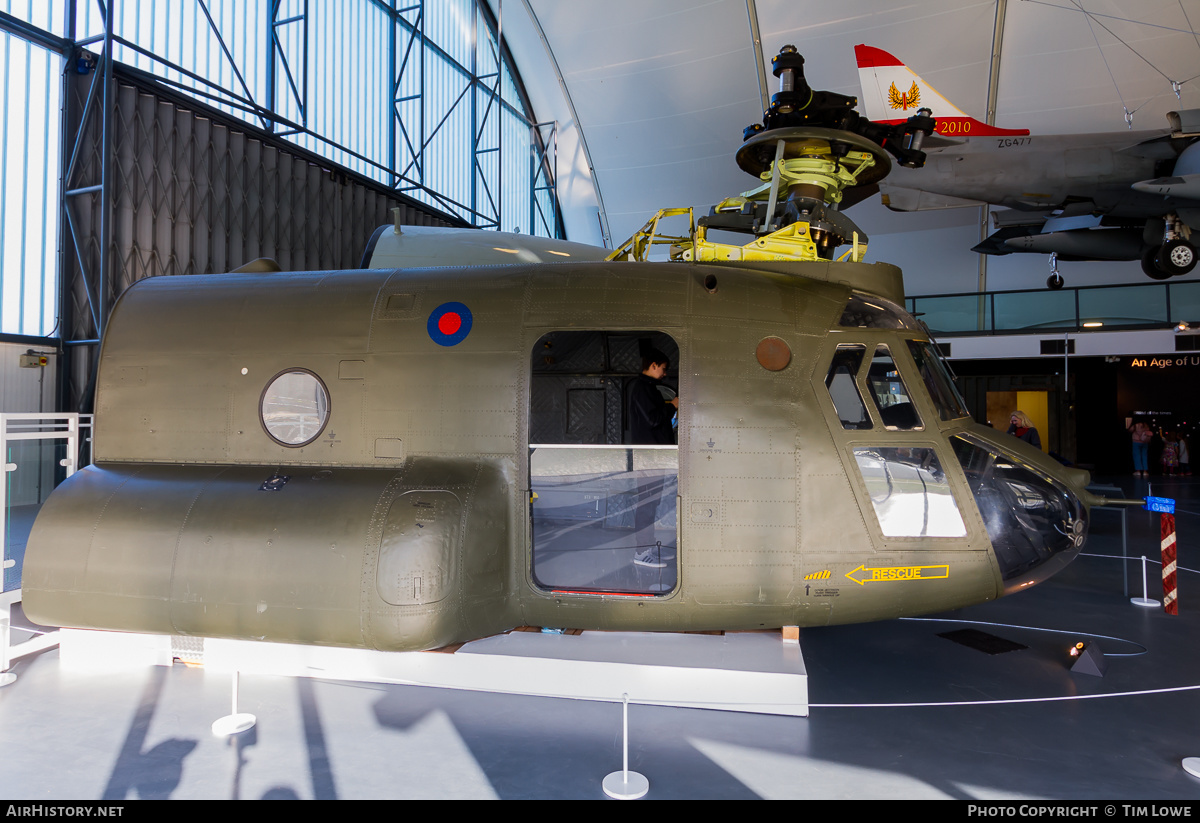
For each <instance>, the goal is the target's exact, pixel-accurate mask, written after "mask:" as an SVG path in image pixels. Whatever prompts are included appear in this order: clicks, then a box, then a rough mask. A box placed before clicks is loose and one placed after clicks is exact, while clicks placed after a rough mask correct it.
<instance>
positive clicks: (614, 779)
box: [603, 771, 650, 800]
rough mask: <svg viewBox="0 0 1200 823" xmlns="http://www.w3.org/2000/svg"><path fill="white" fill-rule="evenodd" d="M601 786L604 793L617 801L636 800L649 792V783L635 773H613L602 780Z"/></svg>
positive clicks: (642, 776)
mask: <svg viewBox="0 0 1200 823" xmlns="http://www.w3.org/2000/svg"><path fill="white" fill-rule="evenodd" d="M626 778H628V780H626ZM603 785H604V793H605V794H606V795H608V796H609V797H614V798H616V799H617V800H637V799H638V798H639V797H645V795H646V792H648V791H650V781H649V780H647V779H646V778H645V776H644V775H641V774H638V773H637V772H625V771H621V772H613V773H612V774H610V775H608V776H607V777H605V778H604V784H603Z"/></svg>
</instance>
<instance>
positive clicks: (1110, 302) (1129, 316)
mask: <svg viewBox="0 0 1200 823" xmlns="http://www.w3.org/2000/svg"><path fill="white" fill-rule="evenodd" d="M906 303H907V305H908V310H909V311H911V312H913V313H914V314H918V315H919V316H920V317H921V319H922V320H923V321H925V325H927V326H928V327H929V329H930V331H932V332H933V333H934V334H936V335H938V336H948V335H968V334H970V335H979V334H1022V333H1044V332H1048V331H1056V332H1067V331H1084V330H1092V329H1102V330H1107V331H1113V330H1126V329H1154V328H1165V327H1167V326H1173V325H1176V324H1178V323H1180V322H1189V323H1190V322H1194V321H1198V320H1200V281H1196V282H1179V283H1169V282H1166V283H1135V284H1124V285H1116V286H1079V287H1076V288H1069V289H1061V290H1058V291H1050V290H1047V289H1023V290H1019V291H990V292H982V293H980V292H966V293H962V294H932V295H923V296H917V297H909V298H908V299H907V300H906Z"/></svg>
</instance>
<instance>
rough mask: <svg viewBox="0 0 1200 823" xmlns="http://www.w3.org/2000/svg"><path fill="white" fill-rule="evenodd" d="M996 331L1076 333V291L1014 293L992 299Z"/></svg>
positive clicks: (995, 296) (1000, 293)
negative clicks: (1065, 331)
mask: <svg viewBox="0 0 1200 823" xmlns="http://www.w3.org/2000/svg"><path fill="white" fill-rule="evenodd" d="M992 301H993V305H994V306H995V320H994V323H995V330H996V331H998V332H999V331H1018V330H1022V329H1030V330H1033V329H1039V330H1041V329H1073V328H1075V327H1076V326H1077V325H1078V322H1077V320H1076V316H1075V290H1074V289H1071V290H1067V289H1063V290H1062V291H1050V290H1049V289H1046V290H1041V291H1014V292H997V293H995V294H993V295H992Z"/></svg>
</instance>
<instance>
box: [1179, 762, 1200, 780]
mask: <svg viewBox="0 0 1200 823" xmlns="http://www.w3.org/2000/svg"><path fill="white" fill-rule="evenodd" d="M1183 770H1184V771H1185V772H1187V773H1188V774H1190V775H1191V776H1192V777H1200V757H1185V758H1183Z"/></svg>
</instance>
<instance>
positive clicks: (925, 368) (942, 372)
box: [908, 340, 971, 420]
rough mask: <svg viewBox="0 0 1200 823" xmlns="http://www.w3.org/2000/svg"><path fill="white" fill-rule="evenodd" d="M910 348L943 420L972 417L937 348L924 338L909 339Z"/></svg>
mask: <svg viewBox="0 0 1200 823" xmlns="http://www.w3.org/2000/svg"><path fill="white" fill-rule="evenodd" d="M908 350H909V351H910V352H911V353H912V356H913V360H914V361H915V362H916V364H917V369H918V370H919V371H920V372H921V379H922V380H923V381H925V388H926V389H927V390H928V391H929V396H930V397H931V398H932V399H933V405H934V406H936V407H937V410H938V415H940V416H941V418H942V419H943V420H954V419H956V418H959V417H970V416H971V413H970V412H969V411H967V404H966V403H965V402H963V399H962V396H961V395H960V394H959V393H958V390H957V389H956V388H955V387H954V381H953V380H951V379H950V375H949V374H948V373H947V371H946V364H945V363H943V362H942V359H941V357H939V356H938V353H937V350H936V349H934V347H933V346H931V345H930V344H929V343H928V342H926V341H924V340H909V341H908Z"/></svg>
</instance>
